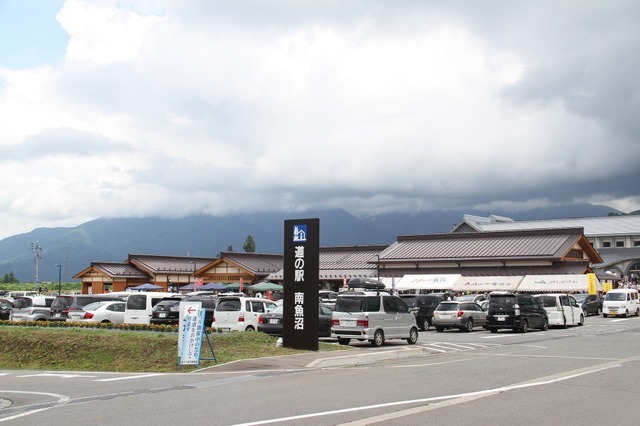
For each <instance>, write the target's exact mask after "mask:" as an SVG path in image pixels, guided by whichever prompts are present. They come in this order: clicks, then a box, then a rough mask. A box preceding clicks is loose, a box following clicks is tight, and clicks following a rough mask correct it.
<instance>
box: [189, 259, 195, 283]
mask: <svg viewBox="0 0 640 426" xmlns="http://www.w3.org/2000/svg"><path fill="white" fill-rule="evenodd" d="M189 263H192V264H193V289H194V290H195V289H196V262H195V261H194V260H192V261H190V262H189Z"/></svg>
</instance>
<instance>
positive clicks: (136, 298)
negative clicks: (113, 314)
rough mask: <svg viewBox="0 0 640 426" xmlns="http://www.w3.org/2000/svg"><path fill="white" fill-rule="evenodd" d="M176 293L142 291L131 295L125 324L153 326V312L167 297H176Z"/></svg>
mask: <svg viewBox="0 0 640 426" xmlns="http://www.w3.org/2000/svg"><path fill="white" fill-rule="evenodd" d="M175 295H176V293H165V292H159V291H140V292H136V293H131V294H129V296H128V297H127V306H126V307H125V309H124V323H125V324H147V325H149V324H151V311H152V310H153V307H154V306H156V304H157V303H158V302H159V301H161V300H162V299H164V298H165V297H171V296H175Z"/></svg>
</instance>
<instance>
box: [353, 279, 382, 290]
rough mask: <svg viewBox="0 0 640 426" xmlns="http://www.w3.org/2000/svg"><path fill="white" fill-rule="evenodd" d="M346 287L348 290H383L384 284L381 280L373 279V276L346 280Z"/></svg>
mask: <svg viewBox="0 0 640 426" xmlns="http://www.w3.org/2000/svg"><path fill="white" fill-rule="evenodd" d="M347 288H348V289H349V290H354V289H362V290H378V291H380V290H384V289H385V285H384V283H383V282H381V281H378V280H374V279H373V278H352V279H350V280H349V281H348V282H347Z"/></svg>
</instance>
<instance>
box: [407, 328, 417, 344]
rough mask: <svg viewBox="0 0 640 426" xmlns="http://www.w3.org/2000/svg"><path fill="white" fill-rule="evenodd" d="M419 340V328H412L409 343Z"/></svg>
mask: <svg viewBox="0 0 640 426" xmlns="http://www.w3.org/2000/svg"><path fill="white" fill-rule="evenodd" d="M417 342H418V329H417V328H411V331H410V332H409V338H408V339H407V343H409V344H410V345H415V344H416V343H417Z"/></svg>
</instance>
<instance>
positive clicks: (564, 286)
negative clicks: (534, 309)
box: [518, 274, 602, 293]
mask: <svg viewBox="0 0 640 426" xmlns="http://www.w3.org/2000/svg"><path fill="white" fill-rule="evenodd" d="M590 276H591V278H590ZM589 279H592V280H594V282H595V288H596V291H602V284H601V283H600V281H599V280H598V278H597V277H596V276H595V274H582V275H579V274H576V275H527V276H525V277H524V279H523V280H522V282H521V283H520V285H519V286H518V291H532V292H536V293H549V292H562V293H566V292H568V291H571V292H576V293H586V292H587V291H588V290H589Z"/></svg>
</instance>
